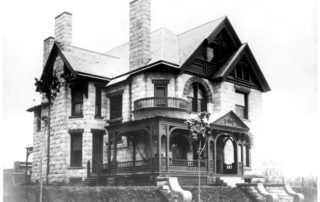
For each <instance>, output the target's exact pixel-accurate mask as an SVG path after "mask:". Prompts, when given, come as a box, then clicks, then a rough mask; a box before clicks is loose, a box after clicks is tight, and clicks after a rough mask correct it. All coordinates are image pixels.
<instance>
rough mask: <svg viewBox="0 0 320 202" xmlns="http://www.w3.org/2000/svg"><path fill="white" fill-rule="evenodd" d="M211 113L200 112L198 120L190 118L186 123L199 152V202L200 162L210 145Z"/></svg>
mask: <svg viewBox="0 0 320 202" xmlns="http://www.w3.org/2000/svg"><path fill="white" fill-rule="evenodd" d="M209 118H210V113H208V112H200V113H199V114H198V116H197V117H196V118H190V119H188V120H187V121H186V123H187V124H188V129H189V135H190V137H191V140H192V143H193V145H194V147H195V149H196V150H197V157H198V202H200V186H201V185H200V183H201V182H200V180H201V173H200V160H201V155H202V153H203V151H204V149H205V148H206V146H207V143H208V137H209V135H211V128H210V123H209Z"/></svg>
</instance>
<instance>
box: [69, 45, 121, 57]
mask: <svg viewBox="0 0 320 202" xmlns="http://www.w3.org/2000/svg"><path fill="white" fill-rule="evenodd" d="M68 46H70V47H73V48H77V49H80V50H84V51H88V52H92V53H96V54H99V55H103V56H108V57H113V58H117V59H119V57H117V56H113V55H108V54H105V53H100V52H97V51H93V50H88V49H85V48H80V47H78V46H73V45H68Z"/></svg>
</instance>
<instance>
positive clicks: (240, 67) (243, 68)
mask: <svg viewBox="0 0 320 202" xmlns="http://www.w3.org/2000/svg"><path fill="white" fill-rule="evenodd" d="M234 76H235V78H237V79H241V80H245V81H251V77H250V73H249V67H248V65H247V64H246V63H243V62H240V63H239V64H237V66H236V68H235V72H234Z"/></svg>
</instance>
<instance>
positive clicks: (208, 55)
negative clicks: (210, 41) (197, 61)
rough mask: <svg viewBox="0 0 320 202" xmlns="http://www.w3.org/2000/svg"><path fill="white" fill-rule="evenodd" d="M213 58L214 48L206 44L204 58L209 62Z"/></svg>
mask: <svg viewBox="0 0 320 202" xmlns="http://www.w3.org/2000/svg"><path fill="white" fill-rule="evenodd" d="M213 58H214V49H213V47H210V46H207V48H206V60H207V61H208V62H211V61H212V60H213Z"/></svg>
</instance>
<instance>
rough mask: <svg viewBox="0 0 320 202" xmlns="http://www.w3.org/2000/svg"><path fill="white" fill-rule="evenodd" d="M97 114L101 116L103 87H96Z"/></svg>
mask: <svg viewBox="0 0 320 202" xmlns="http://www.w3.org/2000/svg"><path fill="white" fill-rule="evenodd" d="M95 110H96V111H95V116H97V117H101V88H98V87H96V107H95Z"/></svg>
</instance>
